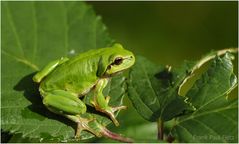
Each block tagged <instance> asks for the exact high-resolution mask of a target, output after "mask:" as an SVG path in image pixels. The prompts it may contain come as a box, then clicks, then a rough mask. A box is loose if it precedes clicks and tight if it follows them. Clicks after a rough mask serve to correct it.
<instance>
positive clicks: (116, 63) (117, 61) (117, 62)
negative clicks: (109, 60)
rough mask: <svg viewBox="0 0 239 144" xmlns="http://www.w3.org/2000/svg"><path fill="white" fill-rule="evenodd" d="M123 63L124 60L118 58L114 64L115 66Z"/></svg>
mask: <svg viewBox="0 0 239 144" xmlns="http://www.w3.org/2000/svg"><path fill="white" fill-rule="evenodd" d="M122 62H123V59H122V58H121V57H117V58H116V59H115V61H114V62H113V64H114V65H120V64H121V63H122Z"/></svg>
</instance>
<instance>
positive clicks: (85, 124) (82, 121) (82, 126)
mask: <svg viewBox="0 0 239 144" xmlns="http://www.w3.org/2000/svg"><path fill="white" fill-rule="evenodd" d="M94 120H96V119H95V118H89V119H87V118H82V117H79V119H78V122H77V129H76V134H75V138H78V139H79V138H80V135H81V132H82V131H83V130H85V131H88V132H90V133H92V134H94V135H95V136H97V137H101V134H100V133H99V132H97V131H95V130H93V129H92V128H90V127H89V122H91V121H94Z"/></svg>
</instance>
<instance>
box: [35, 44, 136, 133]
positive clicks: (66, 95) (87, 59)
mask: <svg viewBox="0 0 239 144" xmlns="http://www.w3.org/2000/svg"><path fill="white" fill-rule="evenodd" d="M134 62H135V57H134V55H133V53H132V52H130V51H128V50H126V49H124V48H123V47H122V45H120V44H117V43H116V44H114V45H113V46H112V47H107V48H100V49H94V50H90V51H88V52H85V53H81V54H79V55H77V56H75V57H73V58H70V59H69V58H67V57H62V58H60V59H58V60H55V61H52V62H50V63H49V64H47V65H46V66H45V67H44V68H43V69H42V70H41V71H39V72H38V73H36V74H35V75H34V77H33V81H35V82H37V83H40V86H39V91H40V94H41V96H42V99H43V104H44V105H45V106H46V107H47V108H48V109H49V110H50V111H52V112H54V113H57V114H60V115H63V116H65V117H67V118H68V119H71V120H72V121H74V122H76V123H77V130H76V137H79V136H80V132H81V131H82V130H87V131H90V132H92V133H94V131H93V130H92V129H91V128H90V127H89V126H88V123H89V122H90V121H92V119H86V118H84V117H82V116H81V115H82V114H84V113H86V109H87V107H86V105H85V104H84V103H83V102H82V101H81V100H80V99H79V97H82V96H84V95H86V94H87V93H88V92H90V91H93V92H94V98H92V100H91V103H92V105H93V106H94V108H95V109H96V110H97V111H100V112H103V113H105V114H106V115H108V116H109V117H110V119H111V120H112V121H113V123H114V124H115V125H116V126H118V125H119V123H118V121H117V120H116V117H115V114H114V112H116V111H117V110H120V109H125V108H126V106H118V107H112V106H109V105H108V103H109V100H110V96H106V97H105V96H104V95H103V89H104V88H105V87H106V85H107V83H108V81H109V79H110V78H111V77H113V76H114V75H116V74H118V73H120V72H122V71H124V70H126V69H128V68H130V67H131V66H132V65H133V64H134Z"/></svg>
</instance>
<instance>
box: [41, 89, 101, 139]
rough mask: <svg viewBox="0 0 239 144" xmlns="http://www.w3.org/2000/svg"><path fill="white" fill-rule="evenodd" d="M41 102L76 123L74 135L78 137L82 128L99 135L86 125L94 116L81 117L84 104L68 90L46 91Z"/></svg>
mask: <svg viewBox="0 0 239 144" xmlns="http://www.w3.org/2000/svg"><path fill="white" fill-rule="evenodd" d="M43 104H44V105H45V106H46V107H47V108H48V109H49V110H50V111H52V112H54V113H57V114H60V115H63V116H65V117H67V118H68V119H70V120H72V121H74V122H76V123H77V129H76V135H75V137H79V136H80V133H81V131H82V130H87V131H89V132H91V133H93V134H94V135H96V136H98V137H100V136H101V134H100V133H99V132H96V131H94V130H93V129H91V128H90V127H89V125H88V123H89V122H91V121H93V120H94V118H93V117H91V118H85V117H82V114H85V113H86V105H85V104H84V103H83V102H82V101H81V100H80V99H79V98H78V97H77V95H74V94H72V93H70V92H67V91H63V90H54V91H51V92H47V93H46V95H45V96H44V97H43Z"/></svg>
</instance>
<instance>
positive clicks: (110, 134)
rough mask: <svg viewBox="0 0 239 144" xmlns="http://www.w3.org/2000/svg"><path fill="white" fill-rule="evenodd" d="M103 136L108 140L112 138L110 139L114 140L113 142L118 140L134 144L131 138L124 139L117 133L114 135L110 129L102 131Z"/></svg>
mask: <svg viewBox="0 0 239 144" xmlns="http://www.w3.org/2000/svg"><path fill="white" fill-rule="evenodd" d="M101 134H102V135H103V136H105V137H107V138H110V139H113V140H117V141H120V142H124V143H132V142H134V141H133V140H132V139H131V138H127V137H123V136H121V135H119V134H116V133H113V132H111V131H109V130H108V129H106V128H103V129H102V130H101Z"/></svg>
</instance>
